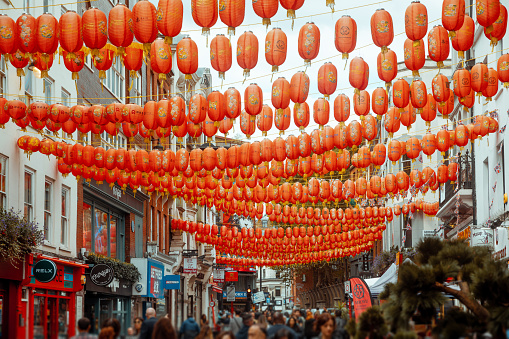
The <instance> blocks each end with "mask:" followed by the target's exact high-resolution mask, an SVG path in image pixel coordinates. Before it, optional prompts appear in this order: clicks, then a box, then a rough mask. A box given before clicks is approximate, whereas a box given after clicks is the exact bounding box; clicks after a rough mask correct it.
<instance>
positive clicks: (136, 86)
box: [129, 72, 143, 106]
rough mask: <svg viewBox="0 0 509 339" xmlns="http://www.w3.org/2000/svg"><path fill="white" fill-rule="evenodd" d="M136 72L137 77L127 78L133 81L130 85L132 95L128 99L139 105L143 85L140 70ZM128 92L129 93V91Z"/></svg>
mask: <svg viewBox="0 0 509 339" xmlns="http://www.w3.org/2000/svg"><path fill="white" fill-rule="evenodd" d="M136 74H137V77H136V78H134V79H131V78H130V79H129V80H130V81H132V82H133V87H132V89H131V90H132V91H133V92H134V93H133V95H131V98H130V101H131V102H132V103H134V104H137V105H140V106H142V105H141V104H142V99H143V98H142V92H141V91H142V87H143V82H142V79H141V74H140V72H136ZM129 94H130V93H129Z"/></svg>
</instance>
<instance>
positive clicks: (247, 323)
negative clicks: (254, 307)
mask: <svg viewBox="0 0 509 339" xmlns="http://www.w3.org/2000/svg"><path fill="white" fill-rule="evenodd" d="M253 322H254V320H253V315H252V314H251V313H249V312H246V313H244V314H243V315H242V324H243V326H242V328H241V329H240V330H239V331H238V332H237V334H235V338H236V339H247V334H248V333H247V332H248V331H249V328H250V327H251V326H253Z"/></svg>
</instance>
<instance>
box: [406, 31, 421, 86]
mask: <svg viewBox="0 0 509 339" xmlns="http://www.w3.org/2000/svg"><path fill="white" fill-rule="evenodd" d="M424 50H425V47H424V41H422V39H421V40H417V41H412V40H410V39H406V40H405V44H404V58H405V66H406V67H407V68H408V69H409V70H411V71H412V76H414V77H418V76H420V75H419V70H420V69H421V68H422V67H424V62H425V61H426V56H425V51H424Z"/></svg>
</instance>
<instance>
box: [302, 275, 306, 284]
mask: <svg viewBox="0 0 509 339" xmlns="http://www.w3.org/2000/svg"><path fill="white" fill-rule="evenodd" d="M302 282H306V275H305V274H303V275H302Z"/></svg>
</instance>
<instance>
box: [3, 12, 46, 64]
mask: <svg viewBox="0 0 509 339" xmlns="http://www.w3.org/2000/svg"><path fill="white" fill-rule="evenodd" d="M16 26H17V29H18V35H17V38H18V43H17V44H16V45H17V47H18V48H19V50H20V51H21V52H23V53H28V54H29V55H28V56H30V54H32V53H35V52H36V50H37V20H36V19H35V18H34V17H33V16H31V15H30V14H26V13H24V14H22V15H20V16H19V17H18V20H16ZM0 39H7V38H3V37H2V38H0ZM7 49H8V48H7Z"/></svg>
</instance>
